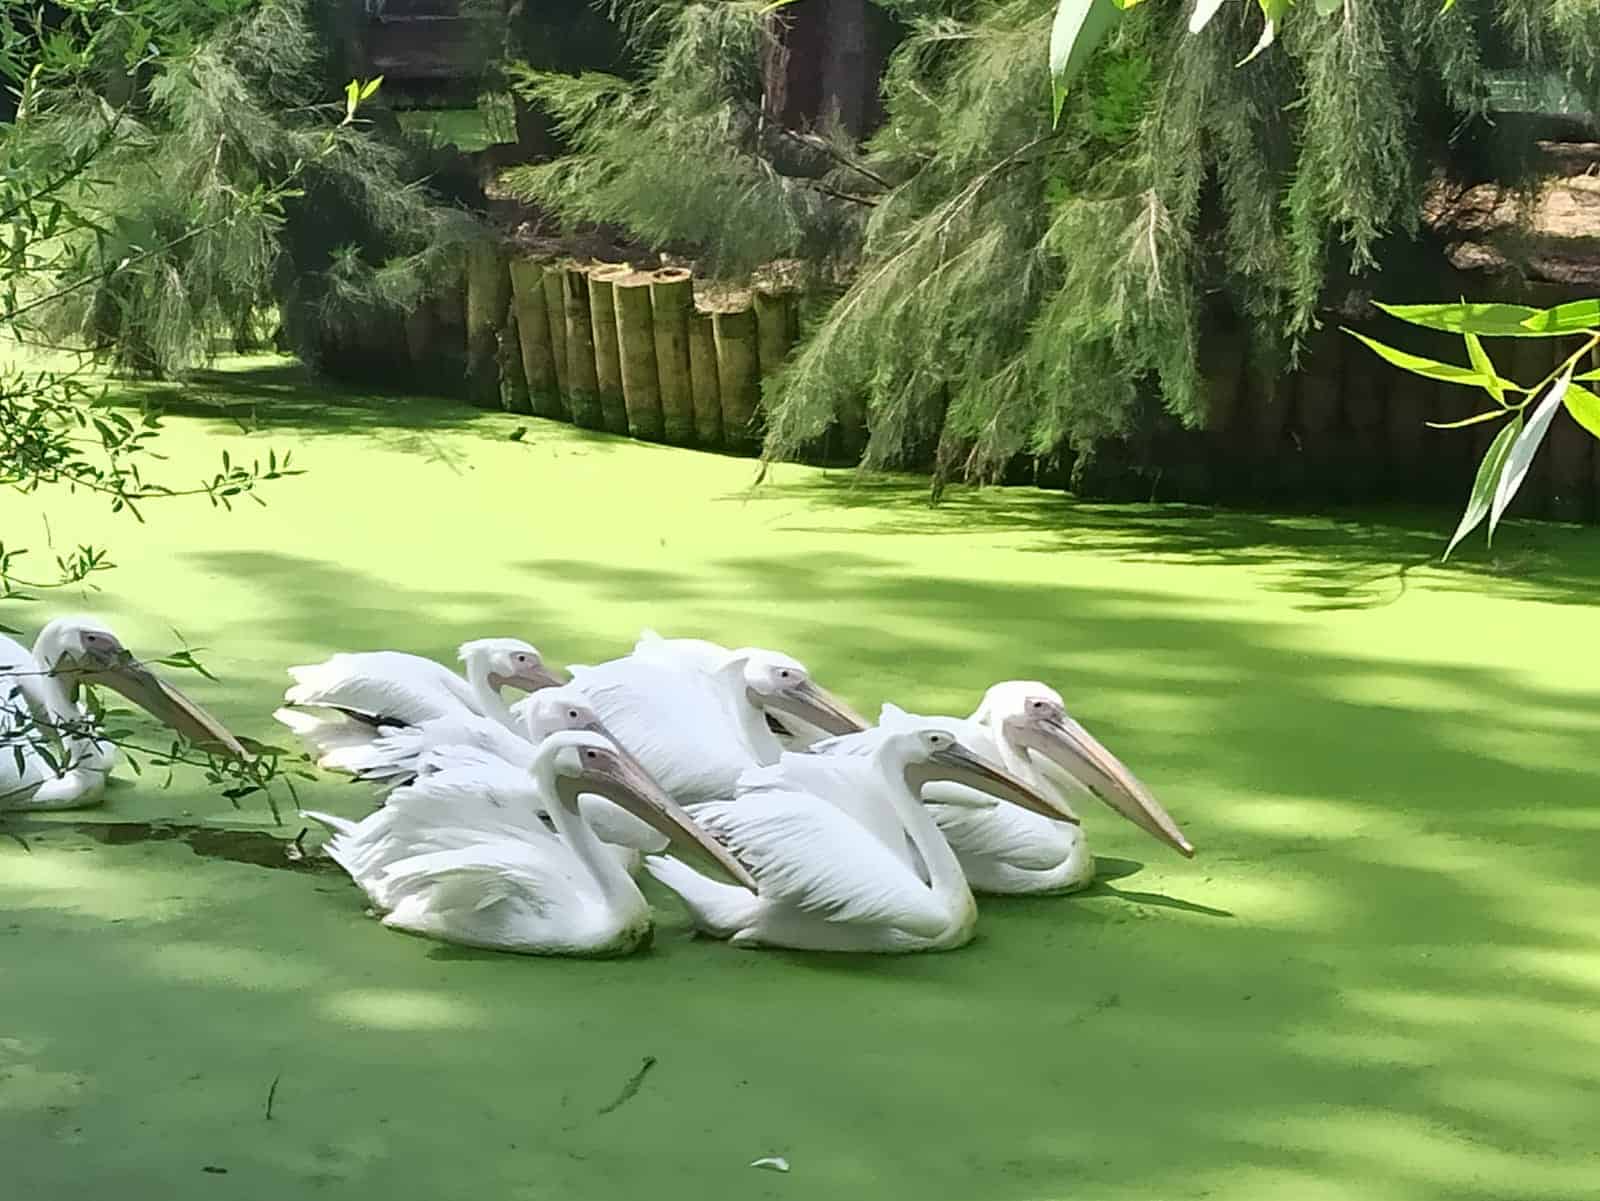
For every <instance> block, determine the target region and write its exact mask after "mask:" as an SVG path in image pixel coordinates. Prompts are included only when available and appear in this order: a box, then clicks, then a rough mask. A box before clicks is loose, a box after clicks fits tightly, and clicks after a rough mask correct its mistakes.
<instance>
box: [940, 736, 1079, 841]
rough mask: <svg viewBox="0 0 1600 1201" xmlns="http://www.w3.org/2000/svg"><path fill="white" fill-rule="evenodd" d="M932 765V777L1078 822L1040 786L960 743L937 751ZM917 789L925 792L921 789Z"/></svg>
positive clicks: (1031, 809) (1049, 816) (1058, 818)
mask: <svg viewBox="0 0 1600 1201" xmlns="http://www.w3.org/2000/svg"><path fill="white" fill-rule="evenodd" d="M928 766H929V767H930V768H933V769H934V771H933V773H932V775H931V777H930V778H932V779H938V780H948V781H949V782H950V783H952V784H964V785H966V786H967V787H968V788H975V789H977V790H978V791H979V792H986V793H989V794H990V795H991V796H997V797H999V798H1000V799H1001V800H1004V801H1010V802H1011V803H1012V804H1013V805H1021V806H1022V807H1023V808H1024V809H1027V810H1029V811H1030V812H1033V813H1037V814H1039V815H1040V816H1041V817H1048V818H1052V819H1053V820H1055V821H1058V822H1070V823H1072V824H1073V825H1077V824H1078V819H1077V817H1076V816H1074V815H1073V813H1072V812H1071V811H1070V810H1068V809H1064V808H1062V806H1061V805H1059V804H1057V803H1056V802H1055V801H1053V800H1051V799H1050V798H1049V797H1047V796H1044V795H1042V794H1041V793H1040V792H1039V791H1038V790H1037V789H1035V788H1033V787H1032V786H1030V785H1028V784H1026V783H1024V782H1023V781H1021V780H1019V779H1017V777H1016V776H1014V775H1012V774H1011V773H1010V772H1008V771H1006V770H1005V769H1004V768H1000V767H995V766H994V765H993V764H991V763H989V762H987V761H986V760H984V759H982V758H980V757H979V756H978V755H976V754H974V753H973V752H972V751H970V750H968V749H967V748H966V747H964V746H962V745H961V744H960V743H959V742H956V743H952V744H951V745H950V746H948V747H945V748H944V749H943V750H939V751H935V752H934V754H933V756H932V758H931V759H929V761H928ZM917 791H919V792H920V791H921V789H920V788H919V789H918V790H917Z"/></svg>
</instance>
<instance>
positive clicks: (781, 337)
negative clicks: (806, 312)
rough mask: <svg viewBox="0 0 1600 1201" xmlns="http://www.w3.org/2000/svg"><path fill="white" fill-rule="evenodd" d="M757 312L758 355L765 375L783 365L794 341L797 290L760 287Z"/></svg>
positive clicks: (757, 297)
mask: <svg viewBox="0 0 1600 1201" xmlns="http://www.w3.org/2000/svg"><path fill="white" fill-rule="evenodd" d="M753 304H754V308H755V313H756V357H757V359H758V360H759V361H760V364H761V374H762V376H763V377H765V376H768V375H771V374H772V373H773V372H775V371H777V369H778V368H779V367H781V366H782V365H783V360H784V359H786V358H787V357H788V356H789V348H790V347H791V346H793V345H794V327H795V299H794V293H793V292H780V291H777V290H773V289H766V288H757V289H756V293H755V300H754V302H753Z"/></svg>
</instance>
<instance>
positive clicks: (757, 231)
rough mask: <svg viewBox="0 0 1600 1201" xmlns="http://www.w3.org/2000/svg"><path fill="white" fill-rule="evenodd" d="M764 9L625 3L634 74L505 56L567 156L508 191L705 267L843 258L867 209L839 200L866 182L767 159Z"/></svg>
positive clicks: (530, 169)
mask: <svg viewBox="0 0 1600 1201" xmlns="http://www.w3.org/2000/svg"><path fill="white" fill-rule="evenodd" d="M764 7H765V5H764V4H761V3H756V2H753V0H721V2H718V3H678V2H675V0H669V2H668V3H659V4H658V3H650V2H640V3H634V4H631V5H626V6H620V15H621V17H622V19H623V21H624V23H625V27H626V28H627V30H628V31H629V33H630V35H631V36H632V37H633V38H635V39H636V41H637V44H638V47H639V49H640V51H641V57H642V59H643V64H644V65H643V69H642V71H641V73H640V78H639V79H638V80H637V81H630V80H624V79H621V78H619V77H617V76H614V75H607V74H604V73H599V72H585V73H582V74H579V75H576V76H573V75H563V74H561V73H559V72H552V71H538V70H533V69H531V68H529V67H527V66H525V65H519V64H513V65H511V66H510V67H509V68H508V75H509V76H510V79H511V82H512V86H513V88H514V89H515V90H516V91H517V93H518V94H519V95H521V96H522V97H523V98H524V99H525V100H527V101H528V102H530V103H532V104H534V105H536V106H538V107H540V108H542V109H543V110H544V111H546V112H547V113H548V114H549V115H550V116H551V117H552V119H553V120H554V122H555V125H556V128H557V129H558V130H559V131H560V133H561V134H562V135H563V136H564V137H565V138H566V139H567V140H568V141H569V143H570V144H571V145H572V147H573V153H571V154H570V155H567V156H564V157H562V158H560V159H558V160H556V161H554V162H550V163H537V164H529V165H524V166H520V167H515V168H512V169H511V170H509V171H507V172H506V173H505V175H504V177H503V182H504V184H505V186H506V187H507V188H508V189H509V190H510V191H511V192H512V193H513V194H515V195H517V196H519V197H520V198H522V199H524V200H527V201H531V202H536V203H539V204H542V205H545V206H546V207H548V208H550V209H551V210H553V211H554V212H555V213H557V214H558V215H559V216H561V217H562V218H563V219H564V220H566V221H568V222H573V223H578V222H603V223H615V224H619V225H623V226H625V227H627V228H628V229H630V230H632V231H633V232H634V233H635V234H637V235H638V236H639V237H641V238H643V239H645V240H647V241H649V242H651V243H654V244H657V245H662V246H668V245H686V246H692V247H693V248H694V249H695V250H696V252H697V254H698V255H699V258H700V264H701V267H702V269H703V270H706V271H711V272H720V273H738V272H742V271H749V270H750V269H752V268H754V267H756V266H759V265H760V264H762V263H766V262H769V261H771V260H773V259H775V258H788V257H800V258H805V259H808V260H810V261H812V262H818V261H822V260H834V259H838V258H841V257H846V256H848V255H849V254H850V253H851V252H852V250H853V249H854V247H855V245H856V241H857V239H856V230H857V228H858V226H859V217H860V212H859V211H858V210H863V209H864V208H865V205H864V204H862V203H860V202H859V201H852V200H849V199H841V198H842V197H849V196H853V195H854V194H855V193H854V189H857V188H859V187H860V186H861V183H862V180H861V179H860V178H859V177H856V178H852V177H851V172H850V171H849V169H848V168H844V167H838V168H837V170H838V172H839V173H841V174H842V176H843V177H842V178H835V177H834V173H833V172H831V171H830V172H827V173H824V174H825V177H824V178H811V179H806V178H795V177H793V176H790V175H785V174H784V173H782V172H780V171H779V170H778V168H777V166H776V165H775V164H774V161H773V158H774V155H773V149H774V148H773V146H772V145H771V139H772V137H774V136H776V133H775V131H773V130H771V129H770V128H769V127H766V126H764V123H763V121H762V114H761V99H762V79H761V58H762V48H763V43H764V40H765V38H766V37H767V32H766V18H765V16H764V15H763V11H762V10H763V8H764ZM835 166H836V165H835Z"/></svg>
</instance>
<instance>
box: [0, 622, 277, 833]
mask: <svg viewBox="0 0 1600 1201" xmlns="http://www.w3.org/2000/svg"><path fill="white" fill-rule="evenodd" d="M85 684H91V685H92V684H102V685H105V686H106V687H108V688H112V689H114V690H116V691H117V692H120V693H121V694H122V695H123V696H125V697H127V698H128V699H129V700H130V701H132V702H133V703H134V704H136V705H138V706H139V707H140V708H141V709H143V710H145V711H146V712H147V713H149V714H150V715H151V716H152V717H155V718H157V719H158V720H160V721H162V722H164V723H165V724H166V725H168V726H170V727H171V728H172V729H173V730H175V731H177V732H178V733H179V734H181V735H183V736H184V737H185V738H187V739H189V740H191V741H192V742H194V743H195V744H196V745H198V746H201V747H203V748H204V749H207V750H213V751H222V752H224V753H226V754H229V755H233V756H235V757H236V758H240V759H243V758H246V757H247V756H246V752H245V749H244V747H242V746H240V745H239V742H238V740H237V739H235V738H234V736H233V735H232V734H231V733H229V732H228V730H227V728H226V727H225V726H223V725H222V723H221V722H219V721H217V719H216V718H214V717H212V716H211V715H210V714H209V713H207V712H206V711H205V710H204V709H202V708H200V706H198V705H196V704H195V703H194V702H193V701H191V700H190V699H189V698H188V697H186V696H184V695H183V693H182V692H180V691H178V689H176V688H174V687H173V686H172V685H171V684H169V683H167V682H166V681H165V680H163V679H161V678H160V677H159V676H157V675H156V674H155V673H154V672H152V671H150V670H149V669H148V668H146V667H145V666H144V665H143V664H141V663H139V662H138V661H137V660H135V659H134V657H133V656H132V655H131V654H130V653H129V652H128V651H127V649H126V648H125V647H124V646H123V645H122V643H121V641H120V640H119V639H118V638H117V636H116V635H115V634H113V633H112V632H111V631H110V630H108V629H107V628H106V627H105V626H103V625H101V624H100V623H99V622H96V621H93V620H91V619H89V618H83V617H66V618H57V619H56V620H54V621H52V622H50V623H49V624H47V625H46V626H45V627H44V629H42V630H40V631H39V636H38V638H36V639H35V640H34V644H33V649H32V650H31V651H30V650H28V649H27V648H26V647H24V646H22V645H21V644H20V643H17V642H14V641H13V640H12V639H10V638H7V637H4V636H3V635H0V809H7V808H23V809H80V808H86V807H88V806H90V805H97V804H99V803H100V801H101V800H102V799H104V794H105V786H106V779H107V777H108V776H109V775H110V774H111V770H112V769H113V768H114V767H115V766H116V762H117V750H116V748H115V747H114V746H112V745H111V744H110V743H108V742H105V741H103V740H101V739H100V738H99V737H97V731H96V730H95V728H94V725H93V720H92V718H91V716H90V713H89V711H88V709H86V708H85V707H84V706H83V705H82V704H80V703H79V700H78V690H79V688H80V687H81V686H82V685H85Z"/></svg>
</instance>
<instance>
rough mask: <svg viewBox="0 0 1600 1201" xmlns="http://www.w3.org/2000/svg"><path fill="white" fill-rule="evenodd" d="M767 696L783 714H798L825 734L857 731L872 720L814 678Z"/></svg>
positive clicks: (863, 728)
mask: <svg viewBox="0 0 1600 1201" xmlns="http://www.w3.org/2000/svg"><path fill="white" fill-rule="evenodd" d="M763 700H764V701H765V702H766V703H767V704H768V705H771V706H772V707H773V708H774V709H776V710H778V712H779V713H780V714H782V713H787V714H789V715H790V716H791V717H798V718H799V719H800V720H801V721H804V722H809V723H810V724H811V725H813V726H816V727H817V729H819V730H821V731H822V732H823V733H825V734H832V735H839V734H854V733H856V732H857V731H860V730H865V729H867V728H868V726H870V725H871V724H872V723H871V722H869V721H867V719H866V718H864V717H862V716H861V714H859V713H857V712H856V711H855V710H854V709H852V708H851V707H850V706H849V705H847V704H845V703H844V702H843V701H841V700H840V699H839V698H838V697H836V696H834V695H833V693H831V692H829V691H828V690H827V689H826V688H823V687H822V686H821V685H820V684H815V683H813V682H812V681H810V680H804V681H802V682H801V683H799V684H796V685H794V686H793V687H792V688H785V689H783V690H782V691H780V692H776V693H774V694H773V695H772V696H769V697H764V698H763Z"/></svg>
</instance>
